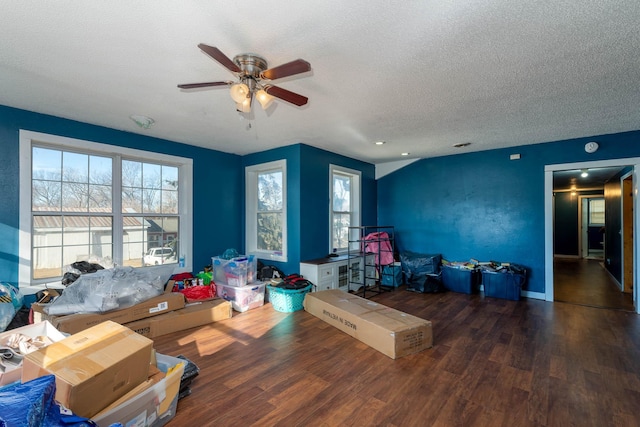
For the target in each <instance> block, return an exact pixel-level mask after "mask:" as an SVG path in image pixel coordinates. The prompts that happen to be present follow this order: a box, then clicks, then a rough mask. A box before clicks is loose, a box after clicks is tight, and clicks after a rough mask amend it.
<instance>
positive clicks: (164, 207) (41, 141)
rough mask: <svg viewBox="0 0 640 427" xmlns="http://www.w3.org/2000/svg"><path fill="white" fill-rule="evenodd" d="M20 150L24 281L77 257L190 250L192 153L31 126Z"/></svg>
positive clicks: (142, 257) (130, 261) (161, 255)
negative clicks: (172, 152)
mask: <svg viewBox="0 0 640 427" xmlns="http://www.w3.org/2000/svg"><path fill="white" fill-rule="evenodd" d="M20 150H21V156H20V157H21V162H22V163H21V171H22V172H21V176H20V187H21V194H22V195H24V196H26V197H25V198H23V199H22V200H21V205H20V218H21V219H20V221H21V229H23V230H27V231H28V233H25V234H24V235H21V238H20V254H21V258H22V259H25V260H26V261H27V262H25V263H21V267H20V273H19V275H20V283H21V285H22V284H25V285H29V284H38V283H50V282H53V281H56V279H58V278H60V277H61V276H62V275H63V274H64V273H65V272H66V271H67V269H68V268H69V266H70V265H71V264H73V263H75V262H77V261H91V262H102V263H104V264H111V263H113V264H115V265H124V266H132V267H140V266H143V265H157V264H173V263H177V259H178V255H179V254H187V253H188V252H190V240H189V236H190V234H191V233H190V230H191V228H192V226H191V216H190V214H188V212H190V209H189V208H188V206H189V205H190V203H191V197H190V195H189V190H187V189H188V188H190V185H189V183H190V181H191V179H192V178H191V169H192V168H191V160H190V159H184V158H179V157H174V156H167V155H162V154H158V153H152V152H144V151H139V150H132V149H127V148H123V147H116V146H107V145H104V144H98V143H92V142H88V141H80V140H74V139H71V138H64V137H57V136H54V135H45V134H38V133H35V132H29V131H21V132H20ZM143 159H144V160H143ZM182 236H187V237H186V238H187V242H183V240H184V239H182V238H181V237H182Z"/></svg>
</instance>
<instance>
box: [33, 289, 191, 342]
mask: <svg viewBox="0 0 640 427" xmlns="http://www.w3.org/2000/svg"><path fill="white" fill-rule="evenodd" d="M169 285H171V286H169ZM169 285H167V290H168V291H167V292H165V293H164V294H162V295H158V296H157V297H153V298H150V299H148V300H146V301H143V302H141V303H139V304H136V305H134V306H132V307H128V308H123V309H122V310H113V311H109V312H106V313H78V314H69V315H66V316H50V315H47V314H46V313H45V312H44V307H45V306H44V305H42V304H32V305H31V307H32V308H33V319H34V321H39V320H48V321H49V322H51V324H52V325H53V326H55V327H56V328H57V329H58V330H59V331H62V332H66V333H68V334H75V333H78V332H80V331H83V330H85V329H87V328H89V327H91V326H95V325H98V324H100V323H102V322H104V321H107V320H111V321H114V322H117V323H120V324H121V325H122V324H124V323H129V322H133V321H136V320H139V319H144V318H147V317H151V316H156V315H158V314H162V313H167V312H169V311H172V310H179V309H181V308H183V307H184V305H185V298H184V295H183V294H181V293H180V292H171V289H173V285H172V284H171V281H169Z"/></svg>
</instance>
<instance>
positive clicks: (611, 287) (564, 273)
mask: <svg viewBox="0 0 640 427" xmlns="http://www.w3.org/2000/svg"><path fill="white" fill-rule="evenodd" d="M601 263H602V260H597V259H573V258H556V259H555V260H554V263H553V272H554V290H553V295H554V300H555V301H559V302H566V303H570V304H578V305H585V306H589V307H598V308H608V309H614V310H625V311H635V310H634V307H633V296H632V294H631V293H624V292H621V291H620V288H619V287H618V284H617V283H616V282H615V280H614V279H613V277H612V276H611V275H610V274H609V272H608V271H607V270H606V269H605V268H604V267H603V265H602V264H601Z"/></svg>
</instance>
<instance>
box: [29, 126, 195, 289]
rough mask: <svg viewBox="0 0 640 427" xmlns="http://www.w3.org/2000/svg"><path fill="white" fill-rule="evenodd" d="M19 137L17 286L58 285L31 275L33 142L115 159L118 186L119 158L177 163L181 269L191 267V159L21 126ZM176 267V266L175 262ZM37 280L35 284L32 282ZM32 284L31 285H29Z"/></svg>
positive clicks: (118, 243) (116, 255) (117, 239)
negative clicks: (42, 131) (182, 260)
mask: <svg viewBox="0 0 640 427" xmlns="http://www.w3.org/2000/svg"><path fill="white" fill-rule="evenodd" d="M19 141H20V234H19V254H20V265H19V267H18V282H19V287H20V289H25V291H26V292H25V293H29V290H34V291H37V290H38V289H40V288H44V287H46V286H50V285H56V286H57V285H59V284H60V282H59V281H58V282H51V281H49V283H41V281H34V280H33V279H32V278H31V256H32V238H31V230H32V217H31V179H32V177H31V173H32V171H31V167H32V165H31V161H32V159H31V153H32V146H33V145H34V144H35V145H47V146H50V147H51V148H53V149H60V150H63V151H64V150H73V151H77V152H82V153H89V154H96V155H104V156H109V157H112V158H114V159H116V161H115V162H114V174H113V187H114V188H116V189H118V188H120V184H121V177H120V161H119V160H120V159H121V158H127V159H131V158H133V159H140V161H143V162H146V161H152V162H153V161H156V162H158V163H160V164H171V165H173V166H177V167H178V182H179V184H178V203H179V206H180V209H179V210H180V213H179V215H178V216H179V222H180V226H179V227H180V230H179V233H180V248H179V252H178V253H179V254H183V255H185V258H186V261H187V262H186V265H185V267H184V268H180V270H184V271H191V260H192V258H193V257H192V253H191V252H192V247H193V244H192V243H193V241H192V236H193V195H192V188H193V159H189V158H184V157H177V156H172V155H168V154H161V153H155V152H151V151H143V150H137V149H132V148H126V147H119V146H116V145H109V144H103V143H98V142H92V141H85V140H80V139H74V138H68V137H64V136H58V135H50V134H46V133H40V132H33V131H29V130H23V129H21V130H20V132H19ZM121 211H122V209H121V202H120V197H119V196H118V197H114V199H113V218H114V228H113V259H114V262H118V260H121V259H122V239H123V236H122V229H119V228H118V227H116V226H115V224H121V223H122V221H121V219H122V213H121ZM176 269H179V267H178V265H177V264H176ZM34 284H36V285H35V286H32V285H34ZM32 288H33V289H32Z"/></svg>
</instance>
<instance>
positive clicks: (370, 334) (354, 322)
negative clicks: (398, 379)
mask: <svg viewBox="0 0 640 427" xmlns="http://www.w3.org/2000/svg"><path fill="white" fill-rule="evenodd" d="M304 309H305V310H306V311H307V312H309V313H311V314H313V315H314V316H316V317H318V318H319V319H322V320H324V321H325V322H327V323H329V324H330V325H333V326H335V327H336V328H338V329H340V330H341V331H342V332H345V333H347V334H349V335H351V336H352V337H354V338H357V339H358V340H360V341H362V342H363V343H365V344H367V345H369V346H370V347H373V348H375V349H376V350H378V351H380V352H381V353H383V354H385V355H387V356H389V357H391V358H392V359H397V358H399V357H403V356H406V355H408V354H413V353H418V352H420V351H422V350H424V349H427V348H430V347H432V346H433V331H432V329H431V322H430V321H428V320H424V319H421V318H419V317H416V316H412V315H410V314H407V313H403V312H401V311H398V310H395V309H393V308H389V307H386V306H384V305H382V304H378V303H376V302H373V301H370V300H367V299H364V298H361V297H359V296H356V295H353V294H349V293H347V292H344V291H341V290H339V289H331V290H326V291H320V292H311V293H308V294H307V295H306V296H305V298H304Z"/></svg>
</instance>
